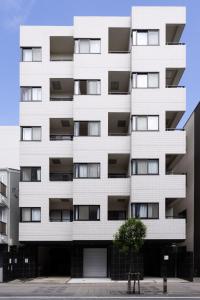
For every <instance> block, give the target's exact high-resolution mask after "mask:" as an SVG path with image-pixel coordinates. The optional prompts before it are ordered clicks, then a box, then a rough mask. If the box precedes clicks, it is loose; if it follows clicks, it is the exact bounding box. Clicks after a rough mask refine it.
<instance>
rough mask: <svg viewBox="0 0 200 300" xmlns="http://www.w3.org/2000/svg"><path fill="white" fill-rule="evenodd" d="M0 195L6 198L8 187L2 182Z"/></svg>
mask: <svg viewBox="0 0 200 300" xmlns="http://www.w3.org/2000/svg"><path fill="white" fill-rule="evenodd" d="M0 194H1V195H3V196H4V197H6V185H5V184H4V183H3V182H0Z"/></svg>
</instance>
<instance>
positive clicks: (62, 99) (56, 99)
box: [50, 95, 73, 101]
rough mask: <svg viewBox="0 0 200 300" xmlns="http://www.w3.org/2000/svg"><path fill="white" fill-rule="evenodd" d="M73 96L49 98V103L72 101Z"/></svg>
mask: <svg viewBox="0 0 200 300" xmlns="http://www.w3.org/2000/svg"><path fill="white" fill-rule="evenodd" d="M72 100H73V95H70V96H60V97H50V101H72Z"/></svg>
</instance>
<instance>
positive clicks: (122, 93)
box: [108, 91, 130, 95]
mask: <svg viewBox="0 0 200 300" xmlns="http://www.w3.org/2000/svg"><path fill="white" fill-rule="evenodd" d="M108 94H109V95H129V94H130V92H129V91H128V92H120V91H119V92H118V91H117V92H113V91H109V92H108Z"/></svg>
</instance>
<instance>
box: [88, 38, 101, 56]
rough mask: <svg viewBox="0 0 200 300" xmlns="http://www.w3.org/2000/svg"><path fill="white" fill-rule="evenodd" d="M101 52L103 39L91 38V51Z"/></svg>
mask: <svg viewBox="0 0 200 300" xmlns="http://www.w3.org/2000/svg"><path fill="white" fill-rule="evenodd" d="M100 52H101V41H100V40H90V53H100Z"/></svg>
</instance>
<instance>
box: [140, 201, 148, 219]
mask: <svg viewBox="0 0 200 300" xmlns="http://www.w3.org/2000/svg"><path fill="white" fill-rule="evenodd" d="M139 217H140V218H147V205H146V204H139Z"/></svg>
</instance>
